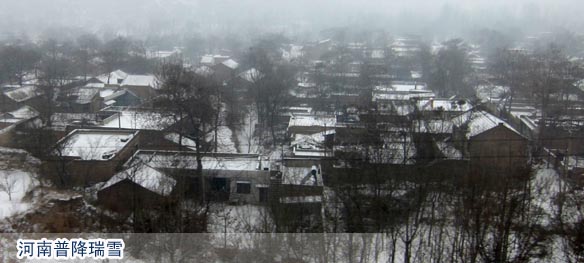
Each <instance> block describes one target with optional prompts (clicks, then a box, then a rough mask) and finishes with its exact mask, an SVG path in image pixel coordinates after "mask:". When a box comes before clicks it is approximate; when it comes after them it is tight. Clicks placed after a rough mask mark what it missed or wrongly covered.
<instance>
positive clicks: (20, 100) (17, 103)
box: [0, 85, 43, 112]
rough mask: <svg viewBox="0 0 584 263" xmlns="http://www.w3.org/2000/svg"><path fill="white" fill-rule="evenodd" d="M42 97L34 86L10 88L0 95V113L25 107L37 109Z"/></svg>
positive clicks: (41, 93)
mask: <svg viewBox="0 0 584 263" xmlns="http://www.w3.org/2000/svg"><path fill="white" fill-rule="evenodd" d="M42 95H43V92H42V91H41V90H40V89H39V88H38V87H36V86H34V85H28V86H14V87H10V88H8V89H6V90H4V91H3V92H1V93H0V112H6V111H14V110H17V109H19V108H20V107H22V106H25V105H26V106H30V107H33V108H38V106H39V105H40V102H41V100H42Z"/></svg>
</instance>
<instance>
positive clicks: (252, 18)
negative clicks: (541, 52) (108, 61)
mask: <svg viewBox="0 0 584 263" xmlns="http://www.w3.org/2000/svg"><path fill="white" fill-rule="evenodd" d="M582 10H584V1H579V0H407V1H406V0H399V1H398V0H360V1H359V0H352V1H349V0H210V1H202V0H0V16H1V17H2V18H3V19H2V20H0V34H2V35H28V36H29V37H37V36H39V34H41V33H42V32H46V31H47V30H49V29H53V30H52V31H49V33H44V34H45V35H47V34H48V35H51V34H54V35H55V34H66V33H67V32H68V33H72V34H74V33H75V32H77V31H89V32H93V33H97V34H101V35H106V36H107V35H117V34H127V35H133V36H144V35H147V34H150V33H154V34H161V33H166V34H168V33H178V34H190V33H194V32H196V33H201V34H207V33H214V34H221V33H226V32H227V33H239V34H243V33H251V32H256V33H257V32H284V33H287V34H292V35H294V34H302V33H303V32H305V31H311V30H312V31H318V30H320V29H323V28H327V27H332V26H359V27H365V28H382V29H386V30H389V31H396V32H409V31H418V32H428V31H430V32H441V33H444V34H456V32H459V31H463V30H468V29H473V28H481V27H487V28H493V29H497V28H521V29H522V30H527V31H546V30H551V29H553V28H556V27H563V28H567V29H569V30H572V31H575V32H577V33H582V32H578V31H579V30H581V29H582V28H584V18H583V17H584V16H583V15H582V14H581V13H582ZM55 28H56V30H55ZM63 28H65V30H63ZM418 32H414V33H418Z"/></svg>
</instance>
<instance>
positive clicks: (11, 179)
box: [0, 147, 40, 221]
mask: <svg viewBox="0 0 584 263" xmlns="http://www.w3.org/2000/svg"><path fill="white" fill-rule="evenodd" d="M39 165H40V161H39V160H38V159H36V158H34V157H32V156H31V155H30V154H29V153H28V152H26V151H23V150H19V149H12V148H4V147H0V221H1V220H3V219H4V218H6V217H9V216H11V215H13V214H16V213H18V212H22V211H24V210H27V209H28V208H30V206H31V205H30V203H28V202H24V201H22V198H23V197H24V196H25V194H26V192H27V191H28V190H30V189H32V188H33V187H34V186H35V185H36V184H37V182H36V180H35V179H34V178H35V175H36V174H35V173H36V170H37V168H38V166H39ZM9 193H10V194H9Z"/></svg>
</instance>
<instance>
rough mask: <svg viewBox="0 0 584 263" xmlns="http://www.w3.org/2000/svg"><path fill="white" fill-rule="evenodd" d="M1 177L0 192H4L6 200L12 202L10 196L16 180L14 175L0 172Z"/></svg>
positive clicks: (14, 188)
mask: <svg viewBox="0 0 584 263" xmlns="http://www.w3.org/2000/svg"><path fill="white" fill-rule="evenodd" d="M0 173H2V176H1V177H0V191H2V192H5V193H6V194H7V195H8V200H9V201H12V194H13V193H14V191H15V190H16V183H17V182H18V180H17V179H16V177H15V176H14V175H11V174H9V173H7V172H0Z"/></svg>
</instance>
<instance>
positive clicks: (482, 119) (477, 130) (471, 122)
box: [453, 111, 521, 138]
mask: <svg viewBox="0 0 584 263" xmlns="http://www.w3.org/2000/svg"><path fill="white" fill-rule="evenodd" d="M453 123H454V125H456V126H458V127H461V126H463V125H465V124H466V125H468V131H467V134H466V137H467V138H472V137H474V136H477V135H479V134H481V133H484V132H486V131H488V130H490V129H493V128H495V127H497V126H498V125H503V126H505V127H506V128H508V129H509V130H511V131H513V132H515V133H517V134H519V135H521V133H520V132H518V131H517V130H515V128H513V127H512V126H511V125H509V124H508V123H506V122H505V121H503V120H501V119H499V118H497V117H495V116H494V115H492V114H490V113H488V112H486V111H476V112H467V113H465V114H462V115H460V116H457V117H454V118H453Z"/></svg>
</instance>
